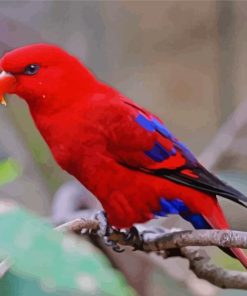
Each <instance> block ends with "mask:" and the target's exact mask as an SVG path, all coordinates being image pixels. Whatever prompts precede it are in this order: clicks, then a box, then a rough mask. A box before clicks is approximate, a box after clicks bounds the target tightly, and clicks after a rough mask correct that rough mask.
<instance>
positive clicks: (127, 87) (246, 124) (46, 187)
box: [0, 1, 247, 296]
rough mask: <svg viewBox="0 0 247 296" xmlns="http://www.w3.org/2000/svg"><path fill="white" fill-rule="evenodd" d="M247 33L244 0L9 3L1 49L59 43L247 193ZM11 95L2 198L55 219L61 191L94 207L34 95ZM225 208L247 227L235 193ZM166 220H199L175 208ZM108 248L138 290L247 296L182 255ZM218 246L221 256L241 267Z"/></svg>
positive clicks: (4, 123) (1, 9)
mask: <svg viewBox="0 0 247 296" xmlns="http://www.w3.org/2000/svg"><path fill="white" fill-rule="evenodd" d="M246 36H247V2H245V1H0V55H2V54H4V53H5V52H7V51H8V50H10V49H13V48H15V47H18V46H21V45H25V44H29V43H35V42H49V43H55V44H58V45H61V46H62V47H63V48H65V49H66V50H68V51H69V52H71V53H73V54H74V55H76V56H77V57H79V58H80V59H81V60H83V61H84V62H85V64H86V65H87V66H88V67H89V68H90V69H91V70H92V71H93V72H94V73H95V74H96V75H97V76H98V77H99V78H100V79H101V80H103V81H105V82H107V83H109V84H111V85H113V86H114V87H116V88H118V89H119V90H121V91H122V92H123V93H124V94H126V95H127V96H128V97H130V98H132V99H134V100H135V101H136V102H137V103H139V104H141V105H143V106H145V107H146V108H148V109H150V110H151V111H152V112H154V113H155V114H157V115H158V116H160V117H161V118H162V119H163V120H164V121H165V123H166V124H167V126H168V127H169V128H170V129H171V130H172V131H173V132H174V133H175V134H176V135H177V137H178V138H180V139H181V140H183V141H185V142H186V143H187V145H188V146H189V147H190V148H191V149H192V151H194V152H195V153H196V155H197V156H199V157H200V159H201V161H202V162H203V164H204V165H205V166H206V167H208V168H210V169H211V170H213V171H215V172H216V173H217V174H218V175H220V176H221V177H222V178H224V179H225V180H226V181H228V182H230V183H231V184H232V185H235V186H236V187H237V188H239V189H241V190H242V191H243V192H245V193H247V182H246V181H247V159H246V156H247V149H246V148H247V83H246V82H247V67H246V66H247V38H246ZM8 103H9V104H8V108H7V109H6V108H4V107H2V108H0V109H1V110H0V198H6V197H7V198H11V199H14V200H16V201H18V203H20V204H22V205H24V206H25V207H27V208H28V209H31V210H32V211H34V212H36V213H38V214H40V215H42V216H46V217H50V216H51V215H52V210H51V209H52V206H51V205H52V202H53V199H54V195H55V198H56V199H57V198H61V196H63V197H64V196H65V195H66V197H69V198H70V195H71V198H74V197H75V196H79V197H80V196H84V199H83V200H84V201H85V204H83V202H82V205H81V207H82V208H85V209H86V208H92V207H95V203H94V202H88V196H89V195H90V194H89V193H88V192H86V190H84V189H83V188H81V187H80V185H78V184H77V183H76V182H75V181H73V179H72V177H70V176H68V175H67V174H66V173H64V172H63V171H61V169H60V168H59V167H58V166H57V165H56V163H55V162H54V160H53V158H52V156H51V155H50V153H49V150H48V148H47V146H46V144H45V143H44V142H43V140H42V139H41V137H40V135H39V133H38V132H37V130H36V128H35V127H34V125H33V122H32V120H31V117H30V115H29V113H28V109H27V106H26V105H25V103H24V102H23V101H21V100H19V98H17V97H15V96H11V97H9V98H8ZM61 186H62V187H61ZM58 190H59V191H58ZM66 197H65V199H66ZM75 198H76V197H75ZM223 207H224V209H225V212H226V214H227V216H228V217H229V219H230V222H231V225H232V227H233V228H234V229H242V230H247V226H246V211H245V210H244V209H242V208H240V207H239V206H236V205H233V204H232V203H230V202H225V201H224V202H223ZM53 208H54V206H53ZM61 212H62V209H61ZM61 212H60V210H57V205H56V214H57V215H58V216H59V215H60V216H61V215H62V214H61ZM59 213H60V214H59ZM53 215H54V211H53ZM60 216H59V217H55V218H56V219H57V220H56V221H55V222H56V223H58V222H59V219H60V218H61V217H60ZM53 218H54V217H53ZM63 218H64V217H63ZM60 222H62V218H61V221H60ZM164 223H165V224H166V225H170V226H176V227H178V226H179V227H183V228H185V227H187V228H188V227H190V226H189V225H188V224H187V223H185V222H182V221H181V220H180V219H178V218H176V217H172V218H171V219H169V220H168V221H166V222H164ZM100 248H101V249H102V250H103V252H105V254H106V256H107V257H108V259H109V260H110V261H111V262H112V263H113V265H114V266H115V267H116V268H117V269H119V270H120V271H121V272H123V274H124V275H125V277H126V278H127V280H128V282H129V283H130V285H132V287H134V288H135V289H136V291H137V293H138V294H139V295H144V296H148V295H151V293H152V294H154V295H157V296H159V295H174V296H176V295H198V296H200V295H202V296H203V295H205V296H207V295H208V296H211V295H212V296H213V295H215V296H216V295H217V296H223V295H225V296H226V295H229V296H230V295H245V294H244V292H241V291H233V290H232V291H222V290H219V289H216V288H215V287H213V286H211V285H210V284H208V283H206V282H204V281H201V280H198V279H197V278H196V277H195V276H194V275H193V274H191V273H190V272H188V266H187V264H186V262H183V260H173V259H172V260H166V261H164V262H162V261H161V259H158V260H157V258H153V257H152V258H151V259H150V258H147V257H148V256H143V255H141V254H135V253H132V252H131V251H130V252H129V251H127V252H125V253H124V254H121V255H118V254H117V255H116V254H113V253H112V252H111V251H110V250H106V249H105V248H104V247H102V246H100ZM209 252H210V254H211V255H212V257H213V260H214V262H216V263H217V264H220V265H221V266H224V267H228V268H239V269H240V268H241V267H240V266H239V265H238V263H236V262H235V261H234V260H231V259H229V258H228V257H227V256H225V255H223V253H221V252H220V251H218V250H214V249H212V248H211V249H210V250H209ZM116 295H118V294H117V293H116Z"/></svg>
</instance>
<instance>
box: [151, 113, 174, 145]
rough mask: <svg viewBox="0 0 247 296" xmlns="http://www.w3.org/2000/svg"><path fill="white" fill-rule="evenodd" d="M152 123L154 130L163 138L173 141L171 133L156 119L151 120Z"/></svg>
mask: <svg viewBox="0 0 247 296" xmlns="http://www.w3.org/2000/svg"><path fill="white" fill-rule="evenodd" d="M152 123H153V124H154V126H155V128H156V130H157V131H158V132H159V133H161V134H162V135H163V136H164V137H166V138H168V139H171V140H174V139H175V138H174V136H173V135H172V133H171V132H170V131H169V130H168V128H166V127H165V126H164V124H162V123H161V122H159V121H158V119H156V118H152Z"/></svg>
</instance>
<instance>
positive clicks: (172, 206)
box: [155, 198, 211, 229]
mask: <svg viewBox="0 0 247 296" xmlns="http://www.w3.org/2000/svg"><path fill="white" fill-rule="evenodd" d="M160 206H161V210H160V211H158V212H156V213H155V215H157V216H162V217H164V216H167V215H169V214H177V215H180V216H181V217H183V218H184V219H185V220H187V221H188V222H190V223H191V224H192V225H193V226H194V227H195V228H196V229H211V226H210V225H209V224H208V222H207V221H206V220H205V219H204V218H203V216H202V215H201V214H195V213H192V212H191V211H190V210H189V208H188V207H187V206H186V204H185V203H184V202H183V201H182V200H181V199H179V198H176V199H173V200H167V199H165V198H161V199H160Z"/></svg>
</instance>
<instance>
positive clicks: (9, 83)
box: [0, 71, 16, 106]
mask: <svg viewBox="0 0 247 296" xmlns="http://www.w3.org/2000/svg"><path fill="white" fill-rule="evenodd" d="M15 82H16V79H15V76H14V75H12V74H10V73H8V72H5V71H2V72H1V73H0V104H2V105H4V106H6V105H7V103H6V101H5V98H4V95H5V94H6V93H10V92H11V90H12V89H13V86H14V85H15Z"/></svg>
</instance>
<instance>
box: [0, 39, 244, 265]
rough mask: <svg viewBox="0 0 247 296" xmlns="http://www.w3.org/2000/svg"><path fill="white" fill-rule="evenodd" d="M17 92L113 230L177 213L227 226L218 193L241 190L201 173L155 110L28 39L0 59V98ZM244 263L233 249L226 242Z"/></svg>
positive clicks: (201, 224)
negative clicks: (89, 193)
mask: <svg viewBox="0 0 247 296" xmlns="http://www.w3.org/2000/svg"><path fill="white" fill-rule="evenodd" d="M6 94H16V95H17V96H18V97H20V98H21V99H23V100H24V101H25V102H26V103H27V105H28V107H29V111H30V114H31V116H32V118H33V121H34V123H35V125H36V127H37V129H38V130H39V132H40V134H41V135H42V137H43V138H44V140H45V142H46V143H47V145H48V147H49V148H50V150H51V152H52V155H53V156H54V158H55V160H56V161H57V163H58V164H59V166H60V167H61V168H62V169H63V170H65V171H67V172H68V173H69V174H71V175H73V176H74V177H75V178H76V179H78V180H79V182H81V183H82V184H83V185H84V186H85V187H86V188H87V189H88V190H89V191H90V192H92V193H93V194H94V195H95V196H96V198H97V199H98V200H99V201H100V203H101V204H102V207H103V209H104V211H105V213H106V217H107V221H108V222H109V224H110V225H111V226H113V227H116V228H118V229H130V228H131V227H132V226H133V225H134V224H137V223H144V222H147V221H149V220H151V219H153V218H155V217H158V216H160V217H165V216H167V215H172V214H176V215H180V216H181V217H182V218H183V219H185V220H186V221H188V222H190V223H191V224H192V225H193V226H194V228H195V229H221V230H225V229H229V224H228V222H227V220H226V218H225V216H224V213H223V210H222V209H221V207H220V205H219V202H218V199H217V197H218V196H221V197H223V198H226V199H229V200H231V201H233V202H236V203H238V204H241V205H243V206H245V207H246V205H245V203H246V202H247V197H246V196H245V195H244V194H242V193H241V192H239V191H238V190H236V189H234V188H233V187H231V186H230V185H228V184H226V183H225V182H223V181H221V180H220V179H219V178H218V177H217V176H215V175H214V174H212V173H211V172H209V171H208V170H207V169H206V168H205V167H204V166H203V165H202V164H201V163H200V162H199V161H198V160H197V159H196V157H195V156H194V154H193V153H192V152H191V151H190V149H189V148H188V147H187V146H186V145H185V144H184V143H183V142H181V141H180V140H179V139H178V138H176V137H175V136H174V135H173V133H172V132H171V131H170V130H169V129H168V127H167V126H166V125H165V123H164V122H163V121H162V120H161V119H159V118H158V117H157V116H156V115H154V114H152V113H151V112H149V111H148V110H146V109H145V108H143V107H141V106H139V105H138V104H136V103H135V102H134V101H132V100H131V99H129V98H128V97H126V96H125V95H123V94H122V93H121V92H119V91H118V90H116V89H115V88H114V87H112V86H110V85H108V84H106V83H104V82H103V81H101V80H100V79H98V78H97V77H96V75H94V74H93V73H92V71H90V70H89V69H88V68H87V67H86V66H85V65H84V63H83V62H81V61H80V59H79V58H77V57H76V56H74V55H72V54H70V53H69V52H67V51H66V50H64V49H63V48H61V47H59V46H57V45H53V44H46V43H38V44H37V43H35V44H29V45H25V46H22V47H19V48H16V49H13V50H11V51H9V52H7V53H5V54H4V55H3V56H2V57H1V58H0V102H1V103H2V104H3V105H6V104H7V103H6V100H5V95H6ZM227 253H228V254H231V255H232V256H233V257H235V258H237V259H238V260H239V261H240V262H241V263H242V265H243V266H244V267H245V268H247V256H246V254H245V253H244V252H243V250H241V249H239V248H230V249H227Z"/></svg>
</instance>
